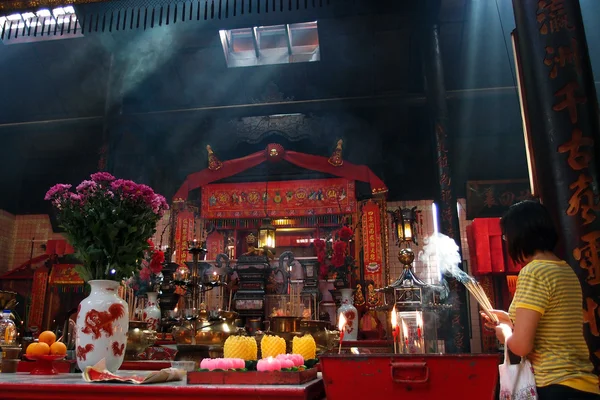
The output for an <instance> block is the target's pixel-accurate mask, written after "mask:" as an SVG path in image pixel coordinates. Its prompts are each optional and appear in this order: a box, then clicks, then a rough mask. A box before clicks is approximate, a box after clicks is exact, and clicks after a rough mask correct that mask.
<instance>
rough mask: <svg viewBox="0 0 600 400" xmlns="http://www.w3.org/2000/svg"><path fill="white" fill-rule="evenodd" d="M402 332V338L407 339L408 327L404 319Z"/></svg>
mask: <svg viewBox="0 0 600 400" xmlns="http://www.w3.org/2000/svg"><path fill="white" fill-rule="evenodd" d="M402 332H403V333H404V338H405V339H406V340H408V327H407V326H406V324H405V323H404V320H402Z"/></svg>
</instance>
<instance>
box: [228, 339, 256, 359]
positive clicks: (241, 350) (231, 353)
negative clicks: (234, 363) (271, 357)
mask: <svg viewBox="0 0 600 400" xmlns="http://www.w3.org/2000/svg"><path fill="white" fill-rule="evenodd" d="M257 354H258V346H257V345H256V339H254V338H253V337H251V336H229V337H228V338H227V340H225V344H224V345H223V357H225V358H241V359H243V360H246V361H253V360H256V359H257V358H258V357H257Z"/></svg>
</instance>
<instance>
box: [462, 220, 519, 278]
mask: <svg viewBox="0 0 600 400" xmlns="http://www.w3.org/2000/svg"><path fill="white" fill-rule="evenodd" d="M467 240H468V243H469V250H470V256H471V266H472V270H473V273H474V274H475V275H485V274H490V273H506V272H508V273H518V272H519V271H520V270H521V268H523V265H520V264H515V263H514V262H512V260H511V259H510V257H509V256H508V254H507V252H506V244H505V243H504V241H503V240H502V231H501V229H500V218H476V219H475V220H473V223H472V224H471V225H470V226H469V227H467Z"/></svg>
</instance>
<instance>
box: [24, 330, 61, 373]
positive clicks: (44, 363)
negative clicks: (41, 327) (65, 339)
mask: <svg viewBox="0 0 600 400" xmlns="http://www.w3.org/2000/svg"><path fill="white" fill-rule="evenodd" d="M66 355H67V346H66V345H65V344H64V343H62V342H57V341H56V335H55V334H54V332H52V331H44V332H42V333H40V336H39V338H38V341H37V342H33V343H31V344H30V345H29V346H27V349H26V350H25V358H27V359H28V360H32V361H36V362H37V365H36V367H35V368H34V369H33V370H32V371H31V375H56V374H58V371H57V370H56V369H55V368H54V366H53V363H54V361H58V360H62V359H64V358H65V356H66Z"/></svg>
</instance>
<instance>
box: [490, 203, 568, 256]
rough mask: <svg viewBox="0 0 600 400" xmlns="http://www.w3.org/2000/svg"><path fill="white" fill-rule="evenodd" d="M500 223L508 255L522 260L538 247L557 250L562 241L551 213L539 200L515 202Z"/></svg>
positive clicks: (531, 254)
mask: <svg viewBox="0 0 600 400" xmlns="http://www.w3.org/2000/svg"><path fill="white" fill-rule="evenodd" d="M500 227H501V228H502V234H503V235H504V240H506V244H507V245H508V255H509V256H510V258H512V259H513V260H514V261H515V262H518V263H522V262H523V261H524V259H525V258H526V257H531V256H533V255H534V254H535V253H537V252H538V251H553V250H554V247H555V246H556V242H557V241H558V233H557V232H556V229H555V228H554V222H553V221H552V217H551V216H550V213H549V212H548V210H547V209H546V207H544V206H543V205H542V204H540V203H538V202H537V201H531V200H526V201H522V202H520V203H517V204H514V205H512V206H511V207H510V208H509V209H508V211H507V212H506V214H505V215H504V216H503V217H502V219H501V220H500Z"/></svg>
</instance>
